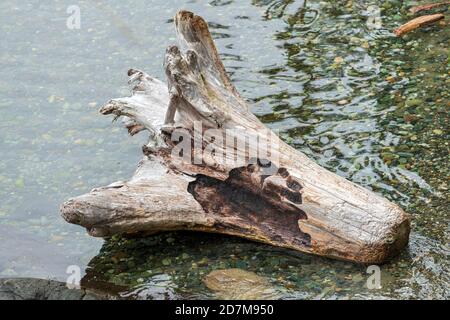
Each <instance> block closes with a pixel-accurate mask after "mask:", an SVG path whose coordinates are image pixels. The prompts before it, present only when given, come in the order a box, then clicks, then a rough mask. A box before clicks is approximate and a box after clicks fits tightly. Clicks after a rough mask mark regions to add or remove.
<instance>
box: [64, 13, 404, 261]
mask: <svg viewBox="0 0 450 320" xmlns="http://www.w3.org/2000/svg"><path fill="white" fill-rule="evenodd" d="M175 26H176V31H177V35H178V37H179V40H180V42H181V43H182V44H183V46H184V47H186V49H187V50H186V51H184V52H181V51H180V49H179V48H178V47H176V46H170V47H169V48H168V49H167V51H166V56H165V62H164V67H165V71H166V75H167V85H166V84H164V83H163V82H161V81H159V80H157V79H155V78H152V77H150V76H149V75H147V74H146V73H145V72H143V71H139V70H134V69H132V70H130V71H129V73H128V75H129V77H130V80H129V82H130V84H131V85H132V95H131V96H130V97H126V98H118V99H113V100H111V101H109V102H108V103H107V104H106V105H105V106H104V107H102V108H101V109H100V112H101V113H102V114H104V115H108V114H112V115H114V116H115V117H126V127H127V128H128V130H129V132H130V134H136V133H137V132H140V131H142V130H147V131H148V132H149V133H150V139H149V143H148V144H146V145H145V146H144V147H143V153H144V158H143V159H142V161H141V162H140V163H139V165H138V169H137V171H136V173H135V174H134V176H133V177H132V178H131V179H130V180H128V181H125V182H116V183H113V184H111V185H109V186H106V187H101V188H97V189H94V190H92V191H91V192H90V193H88V194H85V195H82V196H79V197H76V198H73V199H70V200H68V201H67V202H66V203H64V204H63V205H62V206H61V214H62V216H63V217H64V218H65V219H66V220H67V221H68V222H70V223H74V224H78V225H80V226H83V227H85V228H86V229H87V231H88V233H89V234H90V235H92V236H96V237H109V236H112V235H115V234H135V235H136V234H137V235H147V234H151V233H155V232H161V231H171V230H193V231H203V232H215V233H223V234H230V235H235V236H239V237H244V238H247V239H251V240H255V241H260V242H264V243H267V244H270V245H274V246H279V247H284V248H289V249H294V250H298V251H301V252H306V253H311V254H316V255H320V256H326V257H331V258H337V259H344V260H349V261H354V262H360V263H382V262H385V261H387V260H388V259H389V258H391V257H393V256H395V255H396V254H397V253H399V251H400V250H401V249H402V248H404V247H405V246H406V244H407V243H408V237H409V231H410V219H409V217H408V215H407V214H405V213H404V212H403V210H402V209H400V208H399V207H398V206H397V205H395V204H393V203H391V202H389V201H388V200H386V199H384V198H382V197H380V196H378V195H376V194H375V193H373V192H371V191H369V190H367V189H364V188H363V187H360V186H358V185H356V184H354V183H352V182H350V181H348V180H345V179H344V178H342V177H339V176H337V175H336V174H334V173H331V172H329V171H327V170H326V169H324V168H322V167H320V166H319V165H317V164H316V163H315V162H313V161H312V160H310V159H308V158H307V157H306V156H305V155H304V154H302V153H301V152H299V151H297V150H295V149H294V148H292V147H291V146H289V145H287V144H286V143H284V142H283V141H282V140H281V139H280V138H279V137H278V136H277V135H275V134H274V133H273V132H272V131H270V130H269V129H268V128H266V127H265V126H264V124H262V123H261V122H260V121H259V120H258V118H257V117H256V116H255V115H253V114H252V113H251V112H250V111H249V109H248V105H247V102H246V101H245V100H244V99H243V98H242V97H241V96H240V95H239V93H238V91H237V90H236V88H235V87H234V86H233V84H232V83H231V81H230V79H229V77H228V75H227V73H226V72H225V68H224V66H223V64H222V62H221V60H220V57H219V55H218V53H217V50H216V47H215V45H214V42H213V40H212V38H211V34H210V32H209V30H208V27H207V23H206V22H205V21H204V20H203V19H202V18H201V17H199V16H196V15H194V14H193V13H191V12H187V11H180V12H178V13H177V14H176V17H175Z"/></svg>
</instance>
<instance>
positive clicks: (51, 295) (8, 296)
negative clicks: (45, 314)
mask: <svg viewBox="0 0 450 320" xmlns="http://www.w3.org/2000/svg"><path fill="white" fill-rule="evenodd" d="M107 298H108V297H107V296H106V295H100V294H98V293H94V292H91V291H88V290H85V289H69V288H67V287H66V284H65V283H64V282H59V281H54V280H45V279H34V278H11V279H0V300H104V299H107Z"/></svg>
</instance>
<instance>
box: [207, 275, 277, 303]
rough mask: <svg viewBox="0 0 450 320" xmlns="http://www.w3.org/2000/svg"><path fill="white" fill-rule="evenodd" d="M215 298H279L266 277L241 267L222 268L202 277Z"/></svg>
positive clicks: (275, 289)
mask: <svg viewBox="0 0 450 320" xmlns="http://www.w3.org/2000/svg"><path fill="white" fill-rule="evenodd" d="M203 282H204V283H205V285H206V287H208V289H210V290H212V291H214V292H215V293H216V296H217V298H219V299H225V300H269V299H279V298H280V294H279V292H278V289H277V288H276V287H274V286H273V285H271V284H270V282H269V281H268V279H266V278H263V277H260V276H258V275H257V274H255V273H253V272H249V271H245V270H242V269H223V270H215V271H212V272H211V273H209V274H208V275H207V276H206V277H205V278H204V279H203Z"/></svg>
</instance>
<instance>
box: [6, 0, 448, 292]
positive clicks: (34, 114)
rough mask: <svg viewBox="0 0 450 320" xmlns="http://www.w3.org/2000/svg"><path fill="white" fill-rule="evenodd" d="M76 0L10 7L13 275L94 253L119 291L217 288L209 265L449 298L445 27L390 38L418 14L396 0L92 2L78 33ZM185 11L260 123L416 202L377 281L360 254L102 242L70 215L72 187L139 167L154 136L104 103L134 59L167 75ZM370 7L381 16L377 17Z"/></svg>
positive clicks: (159, 241)
mask: <svg viewBox="0 0 450 320" xmlns="http://www.w3.org/2000/svg"><path fill="white" fill-rule="evenodd" d="M71 4H72V3H69V2H68V1H49V2H45V3H44V2H41V1H15V0H7V1H3V2H2V3H1V4H0V9H1V10H0V16H1V19H2V21H4V23H3V24H2V25H1V26H0V28H1V32H2V41H1V43H0V49H1V50H0V64H1V67H2V70H4V74H5V75H6V76H5V77H2V79H0V89H1V92H2V93H3V94H2V95H1V96H0V129H1V133H0V151H1V155H2V157H1V159H0V185H1V188H0V238H1V240H2V246H0V276H4V277H11V276H35V277H44V278H45V277H52V278H58V279H59V280H64V279H65V276H66V274H65V271H66V268H67V266H68V265H70V264H74V265H80V266H81V267H82V268H83V269H84V267H85V266H86V265H88V264H89V267H88V268H87V269H86V275H85V277H84V279H83V283H84V284H85V285H86V286H92V287H96V288H101V289H102V290H109V291H111V292H114V293H117V294H120V295H121V296H122V297H124V298H176V297H183V298H199V297H201V298H214V297H215V295H214V293H213V292H211V291H209V290H208V289H206V287H205V286H204V284H203V282H202V279H203V278H204V276H206V274H207V273H208V272H210V271H212V270H215V269H222V268H241V269H245V270H248V271H252V272H255V273H256V274H258V275H261V276H264V277H266V278H268V279H270V281H271V283H272V284H273V285H274V287H276V288H281V289H280V290H281V295H282V297H283V298H286V299H294V298H311V299H314V298H317V299H318V298H329V299H338V298H378V297H384V298H448V296H449V292H448V288H447V287H448V283H449V280H450V279H449V266H448V253H449V252H448V246H447V245H448V231H449V230H448V221H449V220H448V206H449V203H448V195H447V193H448V182H447V180H446V179H447V177H448V174H449V170H448V131H447V128H448V115H447V108H448V101H449V100H450V99H449V93H448V87H449V82H448V81H449V80H448V75H449V64H448V60H447V59H448V47H447V43H448V40H449V32H448V28H447V29H445V28H443V27H440V26H434V27H430V28H428V29H424V30H421V31H417V32H415V33H412V34H411V35H409V36H407V37H405V38H404V39H396V38H394V37H392V34H391V33H390V31H389V30H392V28H393V27H395V26H398V24H400V23H402V22H404V21H406V20H407V19H408V17H407V15H406V12H407V6H406V5H404V4H402V3H401V2H400V1H397V0H390V1H370V2H367V1H330V2H324V1H307V0H303V1H294V0H285V1H280V0H278V1H273V0H272V1H270V0H266V1H257V0H253V1H220V0H215V1H210V2H209V3H208V2H206V1H187V2H185V3H183V5H182V4H180V3H179V1H177V2H175V1H165V2H163V3H162V2H161V1H151V3H150V2H143V1H128V2H126V3H125V2H121V1H79V5H80V9H81V18H82V19H81V29H80V30H69V29H67V28H66V27H65V22H66V21H65V19H66V17H67V14H66V8H67V6H68V5H71ZM178 8H186V9H190V10H192V11H194V12H196V13H198V14H201V15H202V16H204V17H205V18H206V19H207V20H208V21H209V24H210V28H211V31H212V33H213V36H214V38H215V39H216V42H217V45H218V47H219V51H220V52H221V56H222V58H223V60H224V64H225V65H226V67H227V70H228V71H229V72H230V74H231V77H232V79H233V81H234V82H235V84H236V86H237V87H238V89H239V90H240V91H241V92H242V94H243V96H245V97H246V98H247V99H248V100H249V101H251V102H252V104H253V107H252V111H253V112H254V113H255V114H257V115H258V116H259V117H260V119H261V120H262V121H264V122H265V123H266V124H267V125H268V126H269V127H271V128H274V129H277V130H279V131H280V132H281V135H282V137H283V138H284V139H285V140H286V141H287V142H288V143H290V144H292V145H293V146H295V147H296V148H298V149H299V150H301V151H302V152H304V153H305V154H307V155H308V156H309V157H311V158H313V159H315V160H316V161H317V162H318V163H319V164H320V165H322V166H324V167H326V168H328V169H330V170H332V171H334V172H336V173H338V174H339V175H342V176H344V177H346V178H348V179H351V180H352V181H355V182H357V183H359V184H362V185H364V186H365V187H367V188H371V189H373V190H374V191H376V192H379V193H382V194H383V195H384V196H386V197H388V198H389V199H391V200H393V201H395V202H397V203H399V204H400V205H402V206H403V207H404V208H405V209H406V211H408V212H410V213H411V214H412V215H413V233H412V235H411V243H410V246H409V249H408V250H407V251H405V252H404V253H403V254H402V255H401V256H400V257H399V258H397V259H395V260H394V261H393V262H392V263H389V264H386V265H384V266H382V267H381V269H382V286H383V287H382V289H380V290H369V289H367V286H366V279H367V277H368V275H367V274H366V273H365V270H366V269H365V267H363V266H355V265H352V264H350V263H344V262H337V261H331V260H328V259H322V258H318V257H311V256H306V255H302V254H298V253H293V252H290V251H286V250H279V249H274V248H270V247H268V246H265V245H260V244H255V243H251V242H248V241H245V240H239V239H234V238H229V237H226V238H225V239H226V240H225V241H224V240H223V239H224V237H222V236H214V235H198V234H190V233H187V234H186V233H171V234H166V235H161V236H154V237H150V238H148V239H143V240H140V241H136V240H124V239H112V240H110V241H108V242H105V243H104V244H103V246H102V243H103V242H102V241H101V240H99V239H93V238H90V237H88V236H87V235H86V234H85V232H84V230H81V229H80V228H78V227H75V226H70V225H68V224H66V223H65V222H64V221H62V219H61V218H60V217H59V215H58V206H59V204H60V203H61V202H63V201H64V200H65V199H67V198H68V197H70V196H75V195H78V194H82V193H84V192H87V191H89V190H90V189H91V188H93V187H95V186H100V185H105V184H108V183H110V182H112V181H116V180H121V179H126V178H127V177H129V176H130V175H131V174H132V172H133V170H134V168H135V164H136V163H137V161H138V159H139V158H140V156H141V154H140V145H142V144H143V143H144V142H145V135H144V134H141V135H140V136H138V137H134V138H129V137H128V136H127V134H126V130H122V129H121V128H120V125H116V124H113V125H111V123H110V119H106V118H102V117H100V116H99V115H98V113H97V109H98V107H99V106H100V105H101V104H102V103H104V102H105V101H107V100H108V99H110V98H112V97H117V96H124V95H127V94H128V92H127V87H126V70H127V69H128V68H129V67H136V68H140V69H143V70H146V71H147V72H148V73H150V74H152V75H155V76H157V77H159V78H161V79H163V78H164V77H163V70H162V66H161V64H162V60H163V54H164V49H165V47H166V46H167V45H169V44H170V43H173V42H174V41H175V38H174V32H173V27H172V20H171V19H170V17H171V16H173V14H174V13H175V11H176V10H177V9H178ZM373 8H380V10H379V11H377V10H373ZM399 10H400V13H398V12H399ZM374 12H375V13H376V12H381V28H374V25H373V24H368V23H367V21H368V20H370V18H371V15H373V14H374ZM375 18H376V17H375ZM12 248H14V250H12ZM99 250H100V253H98V252H99ZM89 261H90V262H89Z"/></svg>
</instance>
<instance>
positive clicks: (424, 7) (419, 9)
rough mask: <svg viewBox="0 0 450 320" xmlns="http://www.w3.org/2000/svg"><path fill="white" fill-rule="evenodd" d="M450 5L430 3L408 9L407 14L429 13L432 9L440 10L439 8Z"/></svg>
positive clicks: (448, 2)
mask: <svg viewBox="0 0 450 320" xmlns="http://www.w3.org/2000/svg"><path fill="white" fill-rule="evenodd" d="M449 5H450V1H446V2H439V3H430V4H423V5H420V6H415V7H412V8H410V9H409V12H411V13H413V14H416V13H419V12H422V11H430V10H432V9H436V8H440V7H448V6H449Z"/></svg>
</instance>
